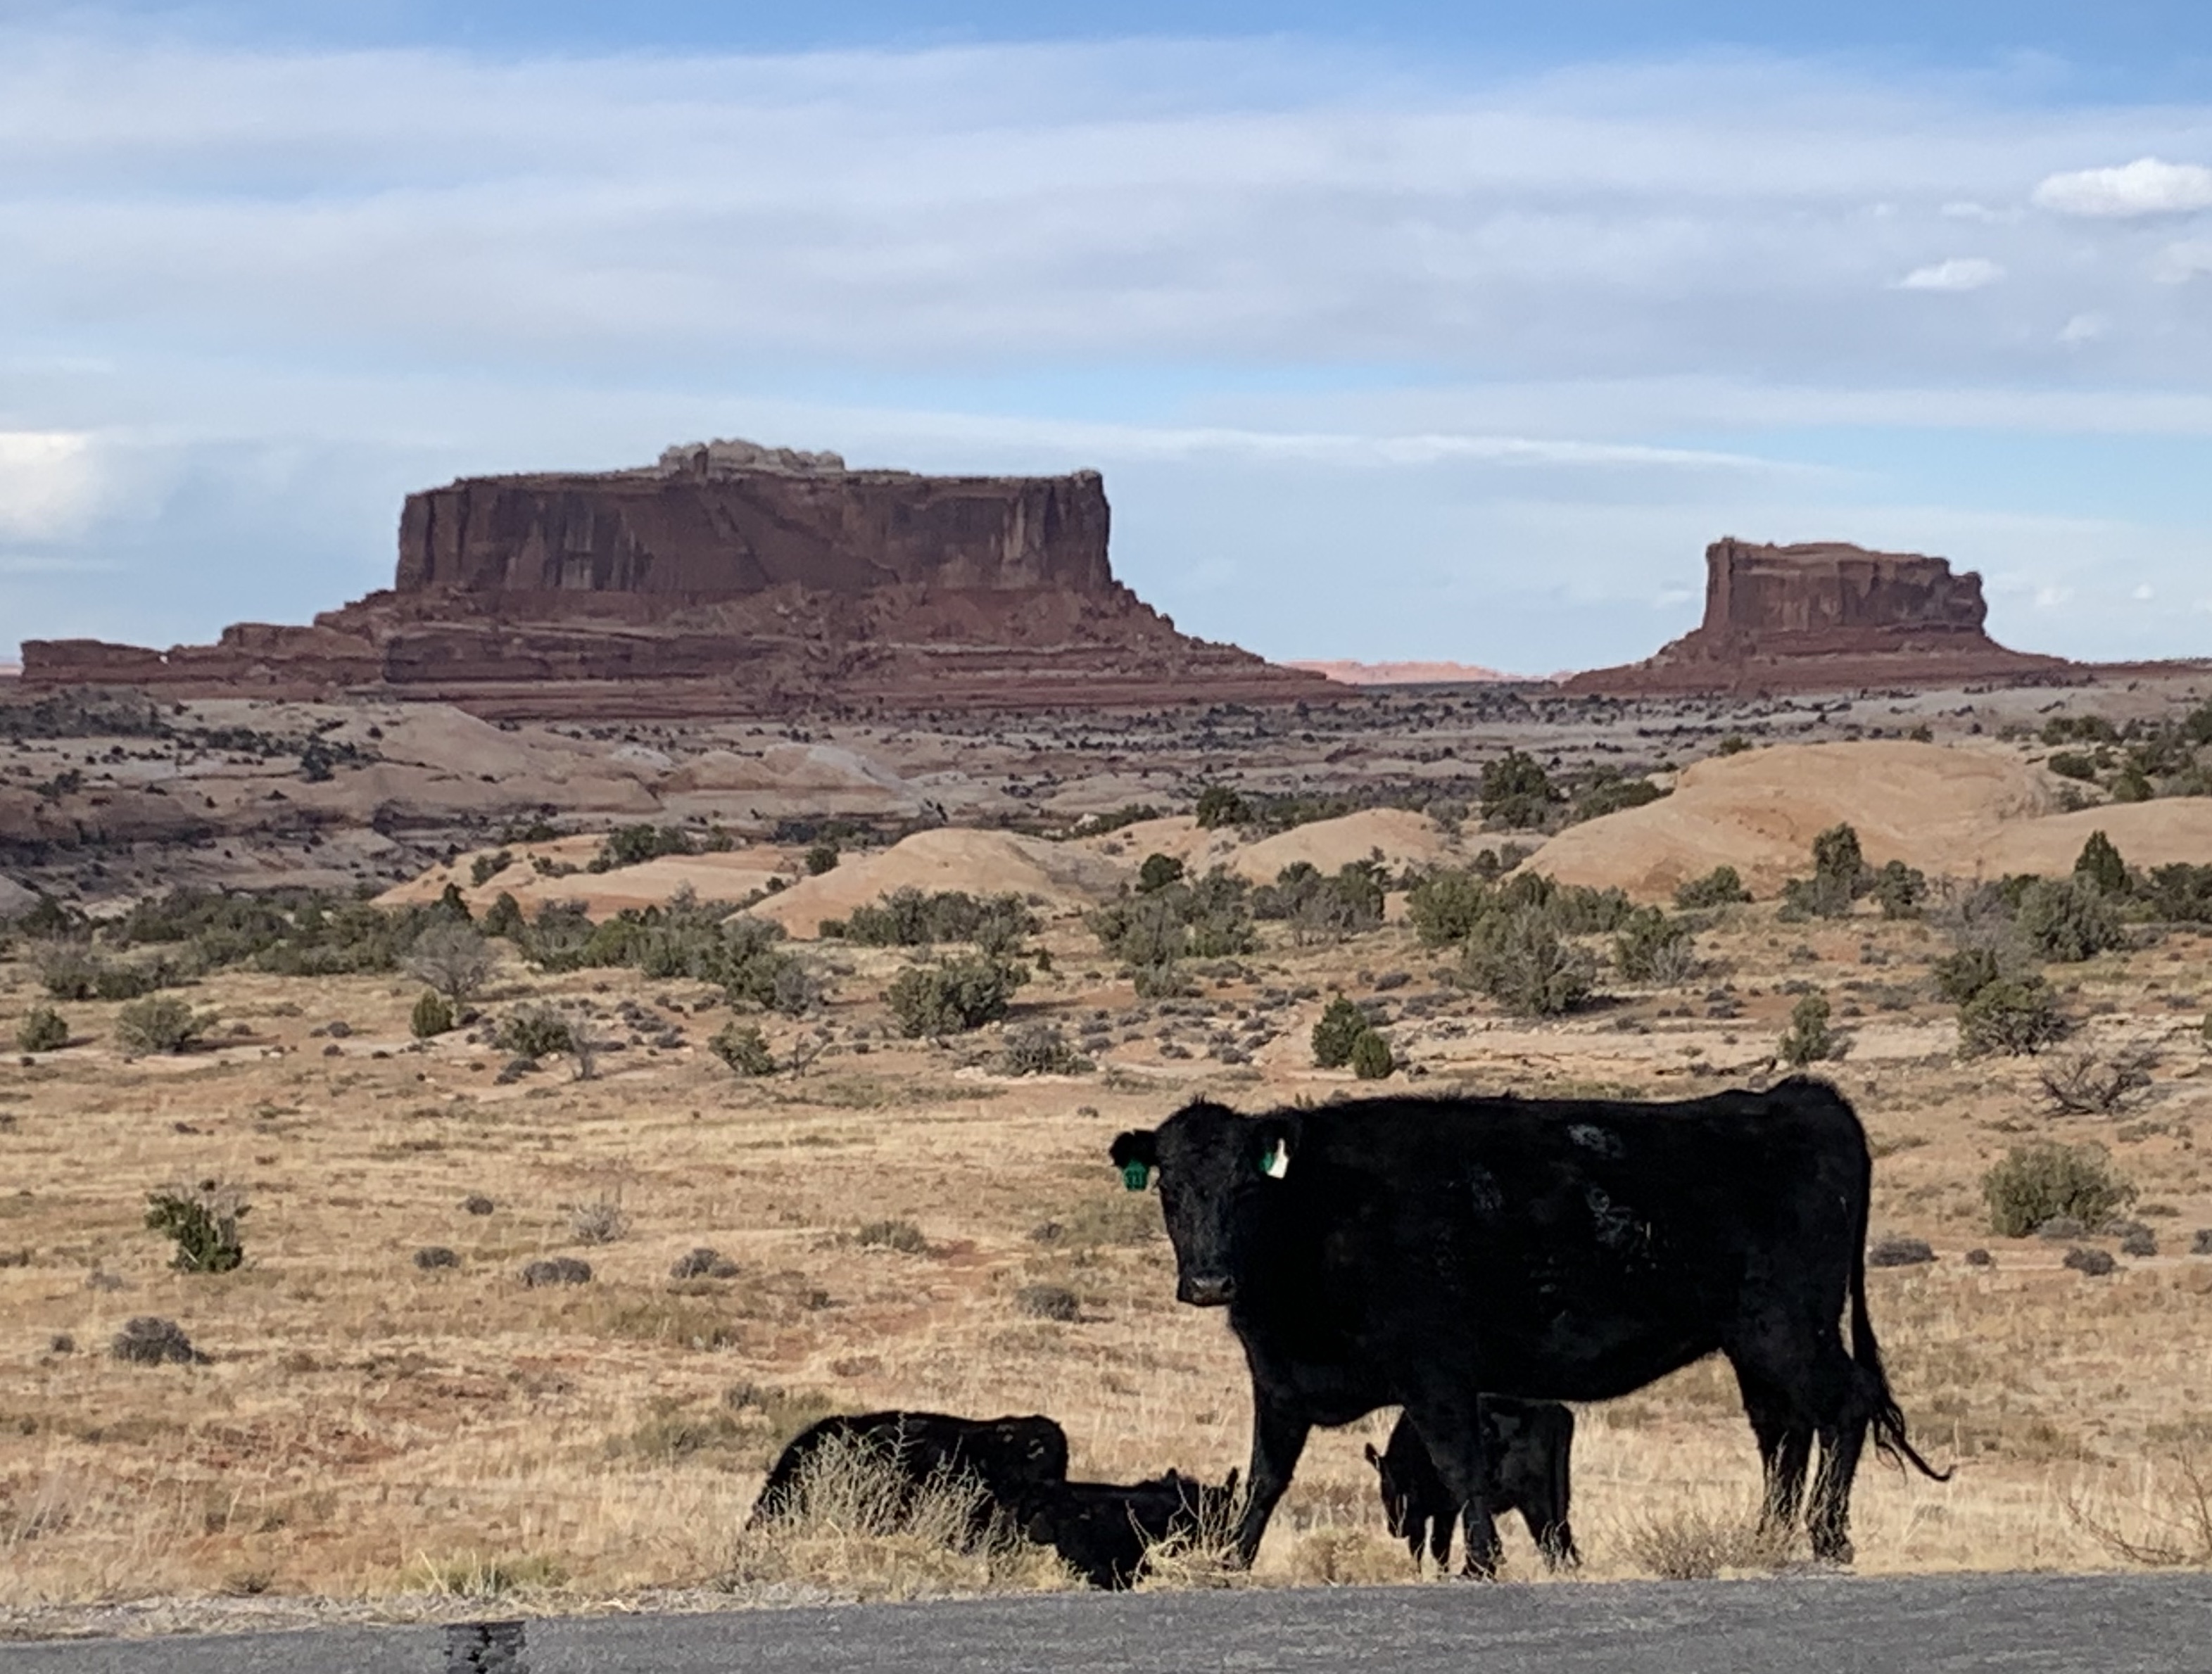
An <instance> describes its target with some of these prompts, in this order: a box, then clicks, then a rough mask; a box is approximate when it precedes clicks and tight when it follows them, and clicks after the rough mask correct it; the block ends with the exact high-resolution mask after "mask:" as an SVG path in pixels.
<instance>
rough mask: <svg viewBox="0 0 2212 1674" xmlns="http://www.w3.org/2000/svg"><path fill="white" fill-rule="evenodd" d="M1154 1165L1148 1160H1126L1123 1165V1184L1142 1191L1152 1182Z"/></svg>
mask: <svg viewBox="0 0 2212 1674" xmlns="http://www.w3.org/2000/svg"><path fill="white" fill-rule="evenodd" d="M1121 1184H1122V1185H1124V1186H1127V1187H1128V1188H1129V1190H1131V1191H1132V1192H1141V1191H1143V1190H1144V1189H1145V1188H1146V1186H1149V1185H1151V1184H1152V1165H1151V1164H1150V1163H1146V1162H1125V1163H1123V1164H1122V1165H1121Z"/></svg>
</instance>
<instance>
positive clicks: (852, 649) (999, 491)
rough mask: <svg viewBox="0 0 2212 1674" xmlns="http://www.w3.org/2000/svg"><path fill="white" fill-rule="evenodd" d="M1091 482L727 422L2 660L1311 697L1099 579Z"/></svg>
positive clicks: (558, 688) (1102, 555)
mask: <svg viewBox="0 0 2212 1674" xmlns="http://www.w3.org/2000/svg"><path fill="white" fill-rule="evenodd" d="M1108 529H1109V513H1108V507H1107V502H1106V492H1105V484H1104V482H1103V479H1101V477H1100V476H1098V474H1097V472H1096V471H1077V472H1074V473H1073V474H1071V475H1069V476H1042V477H1004V476H920V475H917V474H915V473H913V472H909V471H898V470H848V469H847V467H846V465H845V463H844V461H843V460H842V458H839V457H838V456H837V455H836V454H834V453H806V452H796V451H793V450H792V449H788V448H768V447H762V446H758V445H757V444H755V443H751V442H745V441H715V442H705V443H694V444H690V445H687V446H679V447H672V448H670V449H669V450H667V452H665V453H663V454H662V455H661V457H660V459H659V463H657V464H653V465H650V466H647V467H644V468H642V469H640V470H617V471H605V472H596V473H591V474H580V475H575V474H572V475H556V474H539V475H530V476H497V477H477V478H467V479H464V480H462V481H459V482H453V483H451V484H449V485H448V486H447V487H445V488H432V489H428V490H426V491H424V492H422V493H419V494H410V495H409V496H408V499H407V502H406V505H405V507H404V510H403V511H402V513H401V515H400V520H399V561H398V570H397V573H396V575H395V579H394V584H393V585H392V588H391V589H390V590H389V591H381V592H375V593H371V594H370V595H368V597H366V598H362V599H358V600H356V601H355V602H354V603H350V604H348V605H345V606H343V608H342V609H339V610H329V611H325V612H323V613H322V614H321V615H319V616H317V617H316V618H315V620H314V622H313V625H312V626H310V627H305V628H300V627H283V626H277V625H272V624H269V623H263V622H240V623H236V624H234V625H233V626H231V627H229V628H225V629H224V630H223V631H222V634H221V636H220V637H219V639H218V640H217V641H216V644H214V645H212V646H175V647H173V648H172V649H171V650H169V651H167V652H161V651H155V650H151V649H149V648H146V647H143V646H123V645H114V644H110V643H108V642H106V641H103V640H28V641H27V642H26V643H25V645H24V646H23V675H22V679H23V683H24V684H25V685H26V686H29V687H46V688H53V687H62V686H80V685H131V686H140V687H145V688H150V689H153V690H156V691H161V692H167V693H172V694H176V695H179V696H230V695H252V696H266V697H289V698H318V697H327V696H333V695H337V694H342V693H349V694H356V695H361V696H371V697H384V698H413V699H421V700H430V701H446V702H450V703H453V704H456V705H459V707H463V708H465V709H469V710H471V711H473V712H475V713H477V714H480V715H484V716H488V717H492V718H514V719H523V718H545V719H554V718H562V717H591V718H594V719H611V718H616V717H630V716H685V715H721V714H729V713H777V712H780V711H787V710H791V709H795V708H804V707H819V706H825V705H827V706H836V707H855V708H860V709H881V710H917V709H959V708H981V709H1039V708H1051V707H1062V706H1075V705H1080V706H1082V707H1101V706H1111V705H1115V704H1132V705H1135V704H1156V703H1161V702H1176V701H1186V700H1193V699H1204V700H1206V701H1248V702H1249V701H1261V702H1265V701H1295V700H1297V699H1301V698H1304V699H1313V700H1318V701H1328V699H1329V698H1331V697H1332V696H1333V695H1335V694H1340V692H1341V688H1334V687H1332V686H1331V685H1330V683H1329V682H1327V681H1325V680H1323V679H1322V678H1321V677H1320V676H1317V675H1313V674H1306V673H1301V672H1298V671H1296V670H1290V669H1286V668H1283V667H1280V666H1279V665H1277V664H1272V663H1268V662H1267V661H1265V660H1263V659H1262V658H1258V657H1255V656H1254V655H1252V654H1251V653H1250V652H1246V651H1243V650H1240V649H1239V648H1237V646H1227V645H1218V644H1214V643H1212V642H1209V641H1206V640H1197V639H1193V638H1191V637H1190V636H1188V635H1187V634H1180V633H1177V632H1176V628H1175V624H1174V623H1173V622H1170V620H1169V619H1168V618H1166V617H1164V616H1161V615H1160V614H1159V613H1158V611H1156V610H1152V607H1150V606H1149V605H1147V604H1146V603H1144V602H1143V601H1142V600H1140V599H1139V598H1138V597H1137V596H1136V595H1135V594H1134V593H1133V592H1131V591H1129V589H1128V588H1127V587H1126V586H1124V585H1121V583H1120V582H1118V581H1116V580H1115V579H1114V575H1113V572H1112V569H1111V567H1109V564H1108V561H1107V537H1108Z"/></svg>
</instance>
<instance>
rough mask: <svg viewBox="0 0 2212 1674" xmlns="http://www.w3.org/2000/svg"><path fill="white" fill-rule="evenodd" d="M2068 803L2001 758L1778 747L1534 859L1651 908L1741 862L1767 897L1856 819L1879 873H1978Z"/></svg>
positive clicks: (1870, 746) (1695, 773) (1567, 877)
mask: <svg viewBox="0 0 2212 1674" xmlns="http://www.w3.org/2000/svg"><path fill="white" fill-rule="evenodd" d="M2057 805H2058V798H2057V781H2056V780H2055V779H2051V777H2050V776H2049V775H2047V774H2045V773H2043V772H2042V771H2041V770H2040V769H2039V768H2035V767H2029V766H2027V764H2026V763H2024V762H2022V761H2019V760H2018V759H2017V758H2015V757H2013V756H2011V755H2001V754H1998V753H1997V752H1996V751H1995V750H1980V749H1951V748H1948V747H1947V746H1944V745H1941V744H1916V743H1899V742H1892V741H1887V740H1869V741H1866V742H1863V743H1832V744H1777V745H1774V746H1772V747H1771V748H1769V749H1753V750H1747V751H1745V752H1743V753H1742V754H1741V755H1721V756H1714V757H1711V759H1709V760H1706V761H1699V762H1698V763H1696V764H1695V765H1693V766H1692V767H1686V768H1685V769H1684V770H1683V771H1682V773H1680V776H1679V777H1678V778H1677V779H1676V780H1675V788H1674V795H1672V796H1670V797H1666V798H1662V799H1661V800H1659V801H1657V802H1654V803H1647V804H1644V806H1643V807H1641V808H1631V809H1626V810H1623V811H1622V812H1620V813H1618V814H1608V815H1607V816H1604V817H1603V818H1601V819H1595V820H1590V821H1588V822H1585V823H1583V824H1582V825H1577V826H1570V827H1568V828H1567V829H1566V830H1565V831H1563V832H1561V833H1560V834H1559V835H1558V836H1556V837H1554V838H1553V839H1552V840H1550V841H1549V842H1547V843H1546V844H1545V845H1544V846H1542V847H1541V848H1540V849H1539V850H1538V851H1537V852H1536V853H1535V854H1534V856H1533V857H1532V858H1530V860H1529V861H1528V864H1529V865H1530V866H1531V867H1532V868H1533V869H1534V870H1537V871H1540V872H1543V873H1546V874H1547V875H1548V876H1552V877H1554V878H1556V879H1558V880H1559V882H1562V883H1583V884H1589V885H1591V886H1593V887H1596V888H1601V889H1603V888H1612V887H1618V888H1620V889H1625V890H1626V891H1627V892H1628V893H1629V895H1632V896H1633V897H1635V898H1636V899H1638V900H1639V901H1662V900H1667V899H1670V898H1671V897H1672V896H1673V895H1674V890H1675V889H1676V888H1677V887H1678V886H1680V884H1682V883H1684V882H1687V881H1688V880H1690V879H1691V878H1693V877H1701V876H1704V875H1705V873H1707V872H1709V871H1711V870H1712V869H1713V868H1714V867H1716V866H1722V865H1727V866H1733V867H1735V869H1736V870H1737V872H1738V873H1739V874H1741V876H1742V878H1743V881H1744V882H1745V884H1746V885H1747V886H1748V887H1749V888H1750V889H1751V890H1752V891H1753V894H1755V895H1761V896H1765V895H1772V894H1774V893H1775V892H1776V891H1777V890H1778V889H1780V888H1781V886H1782V882H1783V880H1784V878H1789V877H1802V876H1805V875H1806V874H1807V873H1808V871H1809V870H1811V865H1812V861H1811V858H1810V857H1811V853H1812V846H1813V839H1814V835H1815V834H1817V833H1819V832H1820V831H1823V830H1825V829H1826V828H1828V827H1830V826H1832V825H1837V824H1840V823H1848V824H1849V825H1850V826H1851V827H1853V828H1855V829H1856V830H1857V832H1858V834H1859V844H1860V846H1861V848H1862V849H1863V851H1864V852H1865V854H1866V858H1867V859H1868V860H1869V862H1870V863H1871V864H1875V865H1877V866H1879V865H1881V864H1883V863H1884V862H1886V861H1889V860H1902V861H1904V862H1905V864H1908V865H1911V866H1917V867H1919V868H1920V869H1921V870H1923V871H1925V872H1928V873H1930V874H1931V875H1932V874H1939V873H1941V874H1948V875H1950V876H1971V875H1972V872H1973V870H1974V868H1975V858H1976V857H1977V856H1978V854H1979V853H1980V852H1981V847H1982V845H1984V843H1985V842H1988V841H1991V840H1994V839H1995V838H1996V834H1997V833H1998V830H1999V828H2001V827H2005V826H2007V825H2008V824H2010V823H2013V822H2024V821H2034V820H2036V819H2038V818H2039V816H2044V815H2047V814H2050V813H2051V812H2053V811H2054V810H2056V809H2057ZM2085 835H2086V833H2085ZM2080 846H2081V845H2080V844H2079V843H2078V842H2077V843H2076V844H2075V850H2076V851H2078V850H2079V848H2080ZM2073 863H2074V856H2073V854H2071V853H2069V854H2068V855H2067V857H2066V865H2067V866H2071V865H2072V864H2073ZM2062 870H2063V869H2062Z"/></svg>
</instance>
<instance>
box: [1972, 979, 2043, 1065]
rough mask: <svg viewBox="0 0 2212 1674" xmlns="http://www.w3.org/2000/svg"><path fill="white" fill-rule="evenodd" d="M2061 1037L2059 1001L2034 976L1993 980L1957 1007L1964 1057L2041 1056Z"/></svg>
mask: <svg viewBox="0 0 2212 1674" xmlns="http://www.w3.org/2000/svg"><path fill="white" fill-rule="evenodd" d="M2065 1033H2066V1019H2065V1017H2064V1016H2063V1015H2062V1014H2061V1013H2060V1011H2059V1010H2058V997H2057V995H2056V994H2054V993H2053V992H2051V985H2050V984H2049V983H2047V982H2045V980H2043V979H2042V978H2041V977H2039V976H2029V977H1998V978H1996V979H1995V980H1992V981H1990V982H1988V983H1985V984H1984V985H1983V986H1982V987H1981V989H1980V990H1979V991H1978V992H1976V994H1975V995H1974V997H1973V998H1972V999H1970V1000H1968V1001H1966V1004H1963V1005H1961V1006H1960V1008H1959V1050H1960V1052H1961V1053H1963V1054H1964V1055H1965V1056H1966V1057H1968V1058H1978V1057H1981V1056H1982V1055H1984V1053H1988V1052H2003V1053H2005V1054H2006V1055H2007V1056H2008V1057H2014V1058H2018V1057H2021V1056H2022V1055H2024V1054H2027V1053H2033V1052H2040V1051H2041V1050H2042V1049H2043V1048H2044V1047H2045V1046H2049V1045H2050V1044H2051V1042H2052V1041H2054V1040H2059V1039H2061V1038H2062V1037H2063V1035H2064V1034H2065Z"/></svg>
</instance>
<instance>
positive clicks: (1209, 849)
mask: <svg viewBox="0 0 2212 1674" xmlns="http://www.w3.org/2000/svg"><path fill="white" fill-rule="evenodd" d="M1069 846H1070V847H1077V848H1083V849H1086V850H1089V851H1091V852H1093V853H1097V854H1100V855H1103V856H1106V857H1109V858H1114V859H1118V860H1120V861H1121V862H1122V863H1123V864H1127V865H1130V866H1137V865H1141V864H1143V863H1144V860H1145V857H1146V856H1147V855H1152V854H1164V855H1166V856H1167V857H1168V858H1170V859H1173V860H1180V861H1182V864H1183V868H1184V870H1186V871H1187V872H1189V873H1191V874H1193V875H1196V874H1198V873H1201V872H1206V871H1209V870H1212V868H1213V867H1216V866H1225V867H1227V868H1228V869H1229V870H1231V871H1232V872H1235V873H1236V874H1237V876H1240V877H1246V878H1249V879H1250V880H1251V881H1252V882H1255V883H1273V882H1274V881H1275V879H1276V878H1277V877H1278V876H1280V875H1281V873H1282V871H1283V870H1284V868H1285V867H1287V866H1293V865H1296V864H1298V863H1299V862H1300V861H1304V862H1305V863H1306V864H1308V865H1310V866H1316V867H1318V868H1319V869H1320V870H1322V871H1324V872H1334V871H1336V870H1339V869H1340V868H1341V867H1344V866H1346V865H1348V864H1351V863H1352V861H1355V860H1367V859H1370V858H1373V857H1374V855H1375V853H1376V851H1377V850H1380V851H1381V852H1382V856H1383V864H1386V865H1387V866H1389V868H1390V870H1392V871H1394V872H1399V871H1403V870H1405V869H1406V868H1407V867H1408V866H1429V865H1437V864H1449V863H1450V862H1451V860H1452V859H1453V858H1454V857H1455V854H1456V853H1457V850H1456V849H1455V847H1454V846H1453V844H1452V842H1451V840H1449V838H1447V837H1446V836H1445V835H1444V834H1443V831H1442V830H1440V829H1439V828H1437V822H1435V821H1434V820H1431V818H1430V817H1429V816H1427V815H1425V814H1417V813H1413V812H1410V811H1409V810H1405V809H1402V808H1370V809H1365V810H1362V811H1361V812H1359V813H1357V814H1346V815H1345V816H1342V817H1341V818H1339V819H1334V820H1316V821H1314V822H1311V823H1310V824H1308V825H1302V826H1294V827H1292V828H1291V829H1290V830H1288V831H1285V832H1279V833H1277V834H1275V835H1274V836H1273V837H1262V838H1261V839H1259V840H1256V841H1250V840H1246V839H1245V837H1244V836H1243V834H1241V833H1239V832H1238V830H1237V828H1236V827H1234V826H1218V827H1216V828H1213V829H1212V830H1207V829H1206V828H1204V827H1201V826H1200V824H1199V822H1197V821H1196V820H1194V819H1193V818H1191V817H1190V816H1188V814H1178V815H1174V816H1170V817H1168V818H1165V819H1158V820H1141V821H1139V822H1137V823H1136V824H1134V825H1130V826H1124V827H1122V828H1121V829H1120V830H1119V831H1111V832H1108V833H1107V834H1104V835H1103V836H1099V837H1085V838H1081V839H1079V840H1077V841H1076V842H1074V843H1073V844H1071V845H1069Z"/></svg>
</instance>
